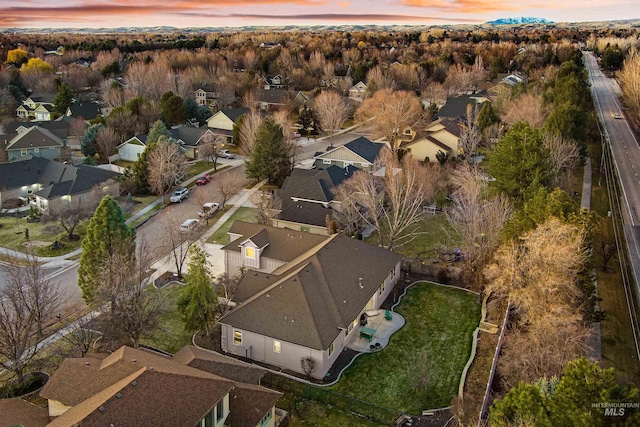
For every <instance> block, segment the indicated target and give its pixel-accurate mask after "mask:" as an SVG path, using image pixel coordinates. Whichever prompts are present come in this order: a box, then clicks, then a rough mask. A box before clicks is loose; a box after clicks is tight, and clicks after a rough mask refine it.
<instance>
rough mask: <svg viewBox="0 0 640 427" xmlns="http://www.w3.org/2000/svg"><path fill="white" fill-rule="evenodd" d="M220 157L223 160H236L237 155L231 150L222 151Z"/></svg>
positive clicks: (219, 153)
mask: <svg viewBox="0 0 640 427" xmlns="http://www.w3.org/2000/svg"><path fill="white" fill-rule="evenodd" d="M218 157H222V158H223V159H235V158H236V153H232V152H231V151H229V150H220V151H219V152H218Z"/></svg>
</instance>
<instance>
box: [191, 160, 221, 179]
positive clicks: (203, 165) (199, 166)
mask: <svg viewBox="0 0 640 427" xmlns="http://www.w3.org/2000/svg"><path fill="white" fill-rule="evenodd" d="M228 167H229V166H227V165H221V164H220V163H218V167H217V168H216V169H217V170H216V173H218V172H220V171H221V170H224V169H226V168H228ZM209 169H213V163H209V162H207V161H205V160H199V161H197V162H195V163H194V164H192V165H191V166H189V167H187V168H186V169H185V171H184V179H185V180H186V179H189V178H193V177H194V176H198V175H200V174H202V173H204V172H205V171H208V170H209Z"/></svg>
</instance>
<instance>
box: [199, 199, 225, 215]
mask: <svg viewBox="0 0 640 427" xmlns="http://www.w3.org/2000/svg"><path fill="white" fill-rule="evenodd" d="M218 209H220V204H218V203H215V202H210V203H205V204H204V205H202V210H201V211H198V216H199V217H200V218H205V219H209V218H211V217H212V216H213V214H214V213H216V211H217V210H218Z"/></svg>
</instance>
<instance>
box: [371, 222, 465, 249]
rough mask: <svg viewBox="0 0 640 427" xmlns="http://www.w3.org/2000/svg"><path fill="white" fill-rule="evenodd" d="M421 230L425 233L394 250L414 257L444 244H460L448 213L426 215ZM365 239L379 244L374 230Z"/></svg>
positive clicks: (453, 245)
mask: <svg viewBox="0 0 640 427" xmlns="http://www.w3.org/2000/svg"><path fill="white" fill-rule="evenodd" d="M419 231H420V232H422V233H424V234H422V235H420V236H418V238H416V239H415V240H413V241H412V242H409V243H406V244H404V245H402V246H398V247H396V248H395V249H394V250H395V251H396V252H399V253H401V254H402V255H404V256H406V257H410V258H413V257H415V256H417V255H418V254H424V255H426V253H428V252H430V251H433V250H438V249H441V248H442V247H443V246H446V247H448V248H454V247H456V246H458V245H459V244H460V240H459V238H458V235H457V234H456V233H455V231H454V230H453V228H452V227H451V225H450V224H449V221H447V217H446V215H444V214H442V213H439V214H436V215H431V214H427V215H424V216H423V218H422V220H421V221H420V224H419ZM365 241H366V242H367V243H370V244H372V245H377V244H378V232H377V231H376V232H374V233H373V234H372V235H371V236H369V237H368V238H367V239H366V240H365Z"/></svg>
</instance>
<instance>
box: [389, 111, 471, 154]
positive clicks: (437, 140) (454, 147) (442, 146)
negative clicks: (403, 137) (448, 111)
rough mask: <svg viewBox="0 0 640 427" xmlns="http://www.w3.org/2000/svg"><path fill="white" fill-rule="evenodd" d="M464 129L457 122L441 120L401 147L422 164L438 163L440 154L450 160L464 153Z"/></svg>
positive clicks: (431, 124)
mask: <svg viewBox="0 0 640 427" xmlns="http://www.w3.org/2000/svg"><path fill="white" fill-rule="evenodd" d="M461 135H462V127H461V126H460V123H459V122H458V121H457V120H453V119H450V118H441V119H438V120H436V121H434V122H432V123H430V124H429V125H428V126H427V127H426V128H425V129H424V131H423V132H420V133H418V134H417V135H416V136H415V137H414V138H413V140H411V141H404V142H403V143H402V144H401V145H400V147H401V148H403V149H406V150H407V152H408V154H409V155H411V157H413V158H414V159H416V160H418V161H421V162H437V161H438V159H437V154H438V152H440V151H441V152H443V153H446V154H448V155H449V157H450V158H453V157H455V156H458V155H459V154H461V153H462V147H460V136H461Z"/></svg>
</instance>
